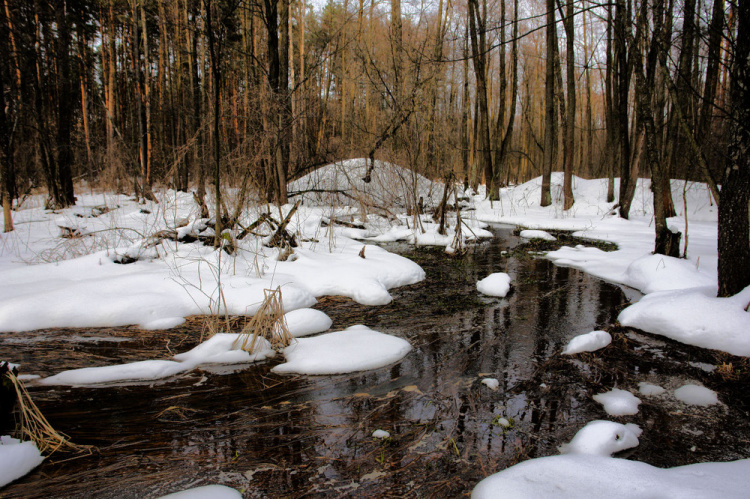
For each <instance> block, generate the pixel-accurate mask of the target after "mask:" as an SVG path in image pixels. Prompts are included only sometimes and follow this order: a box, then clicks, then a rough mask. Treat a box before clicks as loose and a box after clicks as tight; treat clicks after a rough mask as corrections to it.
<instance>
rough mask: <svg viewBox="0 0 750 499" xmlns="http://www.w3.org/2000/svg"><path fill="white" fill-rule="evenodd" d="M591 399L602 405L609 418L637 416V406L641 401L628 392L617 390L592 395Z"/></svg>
mask: <svg viewBox="0 0 750 499" xmlns="http://www.w3.org/2000/svg"><path fill="white" fill-rule="evenodd" d="M593 399H594V400H596V401H597V402H599V403H600V404H602V405H603V406H604V410H605V411H606V412H607V414H609V415H611V416H630V415H633V414H638V405H639V404H640V403H641V399H639V398H638V397H636V396H635V395H633V394H632V393H630V392H629V391H627V390H620V389H618V388H614V389H612V390H610V391H608V392H604V393H600V394H598V395H594V396H593Z"/></svg>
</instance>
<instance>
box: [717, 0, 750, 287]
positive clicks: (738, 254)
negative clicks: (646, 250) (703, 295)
mask: <svg viewBox="0 0 750 499" xmlns="http://www.w3.org/2000/svg"><path fill="white" fill-rule="evenodd" d="M738 7H739V8H738V9H737V15H738V19H737V22H738V23H737V40H736V43H735V54H734V62H733V64H732V69H731V84H730V85H731V86H730V98H731V109H732V115H731V125H730V127H731V130H730V132H731V133H730V141H729V151H728V159H727V164H726V170H725V173H724V182H723V184H722V189H721V203H719V234H718V239H719V241H718V242H719V245H718V250H719V263H718V270H719V296H732V295H735V294H737V293H739V292H740V291H742V290H743V289H745V288H746V287H747V286H750V242H748V241H749V240H750V222H749V221H748V206H749V203H750V0H739V1H738Z"/></svg>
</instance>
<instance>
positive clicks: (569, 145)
mask: <svg viewBox="0 0 750 499" xmlns="http://www.w3.org/2000/svg"><path fill="white" fill-rule="evenodd" d="M573 14H574V10H573V2H572V1H571V0H569V1H568V5H567V12H566V15H565V35H566V57H565V58H566V61H565V69H566V71H565V80H566V83H567V86H568V106H567V108H568V109H567V116H566V117H565V120H566V122H567V123H566V127H565V174H564V175H565V177H564V180H563V196H564V198H565V199H564V205H563V209H565V210H569V209H570V208H571V207H572V206H573V203H574V202H575V199H573V158H574V152H575V126H576V82H575V79H576V71H575V66H574V64H575V51H574V45H573V43H574V37H575V19H574V17H573Z"/></svg>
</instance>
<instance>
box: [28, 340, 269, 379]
mask: <svg viewBox="0 0 750 499" xmlns="http://www.w3.org/2000/svg"><path fill="white" fill-rule="evenodd" d="M238 337H239V334H230V333H217V334H215V335H214V336H212V337H211V338H209V339H208V340H206V341H204V342H203V343H201V344H200V345H197V346H196V347H195V348H193V349H192V350H190V351H188V352H185V353H181V354H177V355H175V356H174V359H175V360H143V361H140V362H131V363H128V364H117V365H112V366H102V367H84V368H82V369H72V370H70V371H63V372H61V373H58V374H55V375H54V376H50V377H48V378H43V379H41V380H39V383H41V384H43V385H72V386H78V385H98V384H102V383H117V382H124V381H151V380H158V379H164V378H169V377H171V376H175V375H177V374H180V373H183V372H186V371H190V370H192V369H195V368H196V367H198V366H200V365H204V364H241V363H250V362H259V361H262V360H265V359H268V358H271V357H273V356H274V355H276V352H274V350H273V349H271V345H270V344H269V343H268V342H267V341H266V340H264V339H263V338H259V339H258V342H259V343H258V344H257V348H256V352H255V353H254V354H253V355H250V354H249V353H248V352H246V351H244V350H239V349H233V348H232V345H233V343H234V341H235V340H236V339H237V338H238Z"/></svg>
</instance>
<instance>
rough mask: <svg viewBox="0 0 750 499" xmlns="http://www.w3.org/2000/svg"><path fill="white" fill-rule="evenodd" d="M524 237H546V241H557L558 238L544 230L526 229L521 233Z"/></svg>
mask: <svg viewBox="0 0 750 499" xmlns="http://www.w3.org/2000/svg"><path fill="white" fill-rule="evenodd" d="M519 235H520V236H521V237H523V238H524V239H544V240H545V241H557V238H556V237H555V236H553V235H552V234H550V233H549V232H545V231H543V230H533V229H526V230H522V231H521V233H520V234H519Z"/></svg>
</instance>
